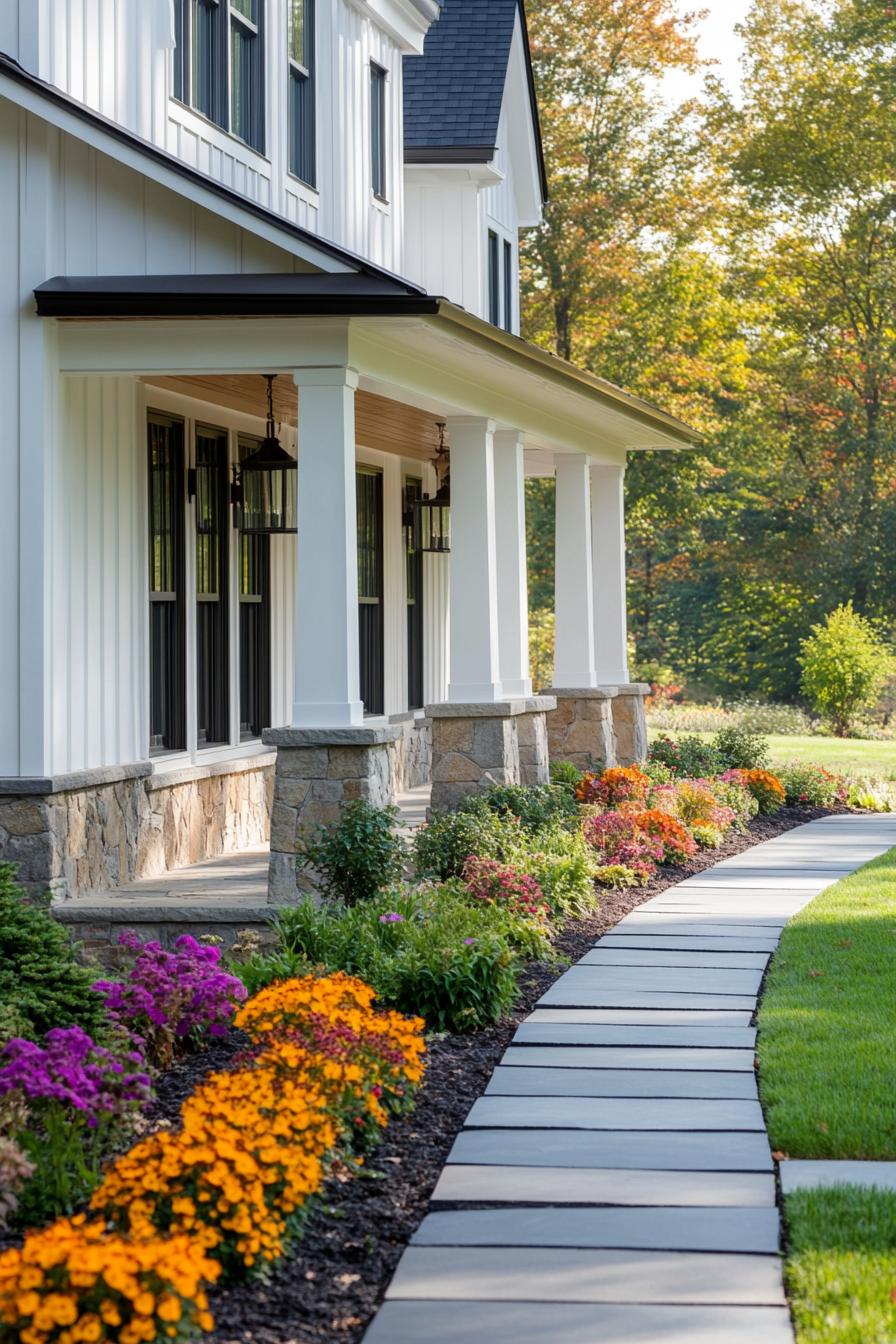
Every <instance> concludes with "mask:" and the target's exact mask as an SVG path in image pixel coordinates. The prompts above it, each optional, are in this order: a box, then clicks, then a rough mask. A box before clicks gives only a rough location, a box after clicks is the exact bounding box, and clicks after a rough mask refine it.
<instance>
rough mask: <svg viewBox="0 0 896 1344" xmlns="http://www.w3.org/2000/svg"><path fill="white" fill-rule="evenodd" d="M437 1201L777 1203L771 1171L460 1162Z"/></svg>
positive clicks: (442, 1181) (439, 1188)
mask: <svg viewBox="0 0 896 1344" xmlns="http://www.w3.org/2000/svg"><path fill="white" fill-rule="evenodd" d="M432 1202H433V1203H434V1204H463V1203H479V1204H514V1203H516V1204H570V1205H573V1206H575V1205H579V1204H604V1205H621V1206H626V1207H630V1208H636V1207H643V1206H649V1207H651V1208H653V1207H657V1206H661V1207H663V1208H693V1207H697V1208H718V1207H725V1208H727V1207H734V1208H739V1209H743V1208H774V1204H775V1178H774V1176H773V1175H772V1173H771V1172H769V1173H767V1174H766V1173H758V1172H742V1171H727V1172H725V1171H721V1172H720V1171H712V1172H703V1171H643V1170H641V1171H634V1170H632V1169H630V1168H629V1169H626V1168H624V1167H619V1168H616V1169H613V1168H595V1167H587V1168H586V1167H536V1166H520V1165H516V1166H515V1165H513V1164H510V1163H508V1164H506V1165H498V1164H491V1165H488V1164H481V1165H479V1164H477V1165H465V1164H463V1163H457V1164H456V1165H452V1166H447V1167H445V1168H444V1169H443V1171H442V1174H441V1176H440V1177H439V1180H438V1183H437V1185H436V1188H435V1190H434V1191H433V1194H432Z"/></svg>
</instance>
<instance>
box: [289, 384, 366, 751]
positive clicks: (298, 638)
mask: <svg viewBox="0 0 896 1344" xmlns="http://www.w3.org/2000/svg"><path fill="white" fill-rule="evenodd" d="M293 378H294V380H295V383H296V386H297V387H298V389H299V444H298V460H299V468H298V483H297V487H298V536H297V538H296V542H297V544H296V610H295V635H294V640H295V654H294V662H295V680H294V690H293V707H292V726H293V727H294V728H318V727H321V728H348V727H352V726H353V725H355V724H361V723H363V721H364V706H363V704H362V703H361V693H360V685H359V674H358V522H357V514H356V507H355V389H356V388H357V386H358V375H357V373H356V372H355V370H354V369H349V368H317V369H296V370H295V371H294V373H293Z"/></svg>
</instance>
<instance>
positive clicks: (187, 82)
mask: <svg viewBox="0 0 896 1344" xmlns="http://www.w3.org/2000/svg"><path fill="white" fill-rule="evenodd" d="M262 11H263V0H175V7H174V14H175V36H176V42H177V45H176V48H175V52H174V96H175V98H178V99H180V101H181V102H182V103H187V104H188V105H189V106H190V107H194V108H195V109H196V111H197V112H201V113H202V115H203V116H204V117H208V119H209V121H213V122H214V123H215V125H216V126H220V127H221V128H222V130H225V131H230V132H231V133H232V134H233V135H237V136H239V138H240V139H241V140H245V142H246V144H247V145H251V146H252V148H253V149H257V150H258V151H259V153H264V43H263V34H262Z"/></svg>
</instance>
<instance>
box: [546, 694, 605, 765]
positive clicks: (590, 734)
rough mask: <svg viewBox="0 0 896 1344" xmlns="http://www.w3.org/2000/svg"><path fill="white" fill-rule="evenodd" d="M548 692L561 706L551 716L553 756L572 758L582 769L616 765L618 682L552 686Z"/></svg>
mask: <svg viewBox="0 0 896 1344" xmlns="http://www.w3.org/2000/svg"><path fill="white" fill-rule="evenodd" d="M548 694H550V695H552V696H553V697H554V698H555V699H556V701H557V708H556V709H554V710H552V711H551V713H550V714H548V716H547V721H548V747H549V749H550V756H551V760H552V761H570V762H571V763H572V764H573V765H574V766H576V768H577V769H578V770H605V769H606V768H607V767H608V766H611V765H615V764H616V758H617V746H616V733H615V730H614V726H613V713H614V711H613V703H614V699H615V696H616V688H615V686H602V687H600V688H597V687H595V688H589V689H581V688H575V687H573V688H571V689H569V690H566V689H563V688H560V689H558V688H557V687H554V686H552V687H551V689H550V691H549V692H548Z"/></svg>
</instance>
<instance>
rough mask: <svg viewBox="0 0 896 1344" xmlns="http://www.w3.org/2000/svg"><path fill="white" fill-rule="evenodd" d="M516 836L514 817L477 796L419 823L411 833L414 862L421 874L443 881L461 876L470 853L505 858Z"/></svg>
mask: <svg viewBox="0 0 896 1344" xmlns="http://www.w3.org/2000/svg"><path fill="white" fill-rule="evenodd" d="M519 840H520V825H519V822H518V821H517V819H516V817H515V816H513V815H512V814H511V813H509V812H495V811H493V810H492V809H491V808H490V807H489V806H488V805H487V804H486V803H484V802H482V801H481V800H479V801H477V802H476V804H475V805H473V804H472V803H471V805H470V806H468V807H465V808H463V809H462V810H460V811H458V812H438V813H436V814H435V816H433V817H432V818H431V820H430V821H429V823H428V825H426V826H421V827H420V828H419V830H418V831H417V832H416V833H415V835H414V841H413V847H414V863H415V865H416V870H417V873H418V875H419V876H420V877H433V878H438V879H440V880H442V881H444V880H445V879H447V878H449V877H460V876H461V874H462V873H463V870H464V864H465V863H466V861H467V859H468V858H469V857H470V855H471V854H478V855H479V856H480V857H481V858H488V859H508V858H509V857H510V856H511V855H512V854H513V853H514V852H515V849H516V847H517V845H518V844H519Z"/></svg>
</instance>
